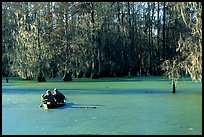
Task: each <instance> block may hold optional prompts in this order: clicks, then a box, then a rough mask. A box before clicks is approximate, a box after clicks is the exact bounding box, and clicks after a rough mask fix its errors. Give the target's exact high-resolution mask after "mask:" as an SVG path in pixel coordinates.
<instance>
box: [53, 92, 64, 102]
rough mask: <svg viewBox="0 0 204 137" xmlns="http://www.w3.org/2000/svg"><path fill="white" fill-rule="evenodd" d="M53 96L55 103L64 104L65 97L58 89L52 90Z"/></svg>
mask: <svg viewBox="0 0 204 137" xmlns="http://www.w3.org/2000/svg"><path fill="white" fill-rule="evenodd" d="M53 95H54V98H55V100H56V101H57V103H64V100H65V96H64V95H63V94H62V93H61V92H60V91H59V90H58V89H56V88H55V89H54V94H53Z"/></svg>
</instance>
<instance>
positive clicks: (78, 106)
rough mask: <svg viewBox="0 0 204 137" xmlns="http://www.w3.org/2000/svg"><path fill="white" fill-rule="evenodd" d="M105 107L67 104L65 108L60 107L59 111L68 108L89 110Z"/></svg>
mask: <svg viewBox="0 0 204 137" xmlns="http://www.w3.org/2000/svg"><path fill="white" fill-rule="evenodd" d="M102 106H104V105H96V104H75V103H66V105H65V106H63V107H60V108H59V109H66V108H82V109H83V108H85V109H88V108H93V109H95V108H98V107H102Z"/></svg>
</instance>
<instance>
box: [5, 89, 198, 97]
mask: <svg viewBox="0 0 204 137" xmlns="http://www.w3.org/2000/svg"><path fill="white" fill-rule="evenodd" d="M46 90H47V89H19V88H18V89H15V88H7V89H3V90H2V93H3V94H39V95H41V94H43V93H45V92H46ZM59 91H61V92H62V93H64V94H69V95H75V94H173V93H172V91H171V89H169V90H155V89H124V90H123V89H77V88H62V89H59ZM178 93H179V94H180V93H201V91H199V90H198V91H195V90H190V89H186V90H185V89H182V90H177V91H176V93H175V94H178Z"/></svg>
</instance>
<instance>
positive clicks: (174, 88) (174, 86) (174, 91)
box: [172, 81, 176, 94]
mask: <svg viewBox="0 0 204 137" xmlns="http://www.w3.org/2000/svg"><path fill="white" fill-rule="evenodd" d="M172 86H173V91H172V93H173V94H174V93H176V85H175V82H174V81H173V84H172Z"/></svg>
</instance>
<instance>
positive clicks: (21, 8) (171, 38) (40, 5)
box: [2, 2, 202, 80]
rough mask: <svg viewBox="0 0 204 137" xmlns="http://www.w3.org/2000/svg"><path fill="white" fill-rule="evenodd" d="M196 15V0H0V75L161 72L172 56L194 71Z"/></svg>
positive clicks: (65, 76)
mask: <svg viewBox="0 0 204 137" xmlns="http://www.w3.org/2000/svg"><path fill="white" fill-rule="evenodd" d="M201 17H202V4H201V3H200V2H194V3H193V2H192V3H190V2H189V3H187V2H185V3H177V2H3V3H2V75H3V76H20V77H22V78H23V79H33V78H39V79H40V80H45V78H44V77H45V76H49V77H56V76H63V79H64V80H70V78H71V76H73V77H77V78H79V77H90V78H97V77H117V76H125V75H128V74H129V75H132V76H140V75H146V76H147V75H162V74H163V73H164V72H165V71H164V70H163V69H162V67H161V64H162V63H163V62H165V61H167V60H168V61H170V60H175V59H177V61H179V62H180V67H179V69H181V68H185V69H184V70H180V71H182V72H184V71H186V72H187V73H186V74H190V75H193V76H192V77H194V76H195V75H194V74H193V73H196V74H198V73H199V76H198V77H196V78H195V79H202V54H201V53H202V45H201V43H202V21H201ZM195 45H196V46H195ZM194 47H196V49H194ZM196 61H197V64H195V62H196ZM166 64H168V63H166ZM200 65H201V66H200ZM164 66H165V64H164ZM192 66H193V67H192ZM163 68H164V67H163ZM194 69H197V70H194ZM166 70H168V69H166ZM179 74H184V73H179Z"/></svg>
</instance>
